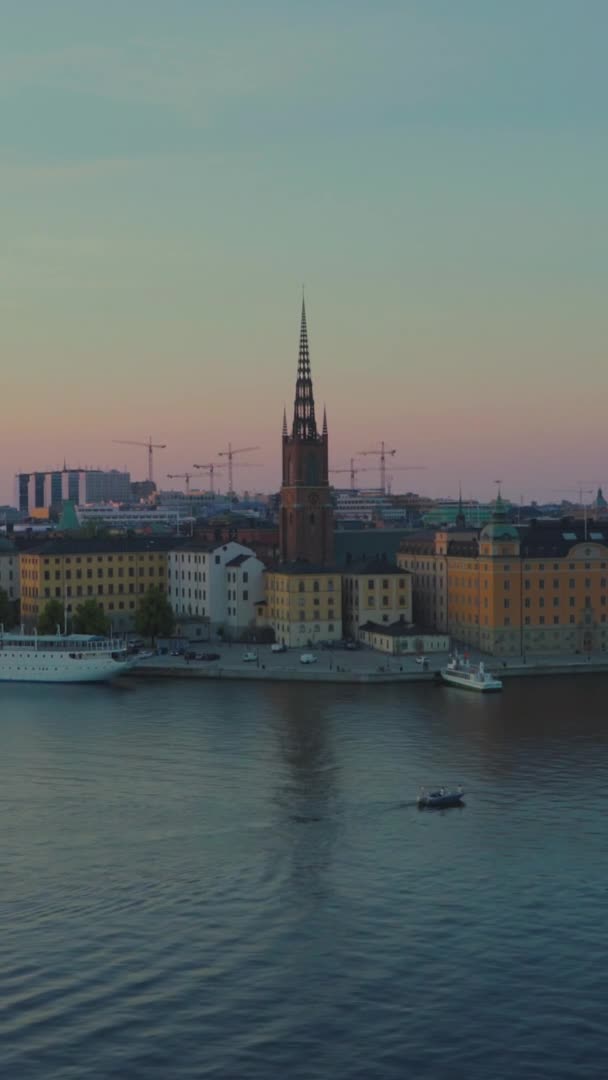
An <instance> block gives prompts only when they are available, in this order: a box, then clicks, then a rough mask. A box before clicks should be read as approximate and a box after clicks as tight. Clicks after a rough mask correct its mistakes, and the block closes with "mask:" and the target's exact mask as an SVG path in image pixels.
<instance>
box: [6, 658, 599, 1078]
mask: <svg viewBox="0 0 608 1080" xmlns="http://www.w3.org/2000/svg"><path fill="white" fill-rule="evenodd" d="M607 687H608V681H607V680H606V679H604V678H602V677H600V676H598V677H593V676H586V677H584V678H579V679H578V680H577V679H575V678H572V679H562V680H558V681H555V682H550V681H548V680H530V681H526V680H522V681H521V682H510V683H508V684H507V686H506V689H505V692H504V693H503V694H502V695H498V696H495V697H488V698H483V697H476V696H475V695H468V694H466V693H465V692H462V691H458V690H450V689H437V688H435V687H427V686H417V687H391V686H386V687H369V688H364V687H363V688H362V687H352V688H344V687H338V686H319V687H315V686H301V685H299V686H297V685H294V686H287V685H276V686H275V685H270V684H269V685H267V686H263V685H260V684H251V685H247V684H243V683H240V684H233V685H231V684H228V683H211V682H202V683H200V684H195V683H194V684H193V683H186V684H181V683H165V682H163V683H161V684H158V685H152V684H139V683H138V684H136V685H134V686H133V687H132V688H130V689H122V688H111V687H108V688H94V687H34V686H31V687H27V686H10V685H7V684H2V685H0V806H1V809H2V818H1V820H2V831H1V834H0V835H1V841H0V900H1V907H0V911H1V915H2V931H1V934H0V1076H2V1078H3V1080H4V1078H6V1080H13V1078H15V1080H28V1078H34V1077H35V1078H36V1080H38V1078H44V1080H71V1078H73V1080H86V1078H106V1077H107V1078H110V1077H112V1078H119V1080H131V1078H133V1080H135V1078H137V1080H139V1078H141V1080H157V1078H158V1080H161V1078H162V1080H182V1078H183V1080H186V1078H187V1080H191V1078H199V1077H214V1078H218V1080H220V1078H221V1080H224V1078H226V1080H233V1078H234V1080H237V1078H241V1077H242V1078H245V1077H246V1078H248V1080H249V1078H253V1080H273V1078H274V1077H277V1078H279V1077H280V1078H281V1080H283V1078H285V1080H287V1078H288V1080H299V1078H302V1080H304V1078H305V1080H316V1078H319V1080H330V1078H331V1080H351V1078H352V1080H354V1078H361V1080H363V1078H365V1080H376V1078H377V1080H393V1078H395V1080H397V1078H399V1080H401V1078H403V1077H415V1078H417V1080H421V1078H429V1080H443V1077H446V1078H448V1077H449V1078H450V1080H459V1078H460V1077H463V1078H465V1077H466V1078H467V1080H488V1078H492V1080H494V1078H495V1080H500V1078H511V1077H518V1078H520V1077H521V1078H526V1080H529V1078H537V1077H538V1078H543V1080H544V1078H547V1080H559V1078H562V1077H563V1078H564V1080H566V1078H568V1080H572V1078H578V1077H581V1078H587V1077H593V1078H595V1077H598V1078H599V1077H604V1076H605V1075H606V1064H605V1061H606V1051H607V1049H608V1047H607V1035H608V1031H607V1024H606V1009H607V1003H608V974H607V966H606V956H605V952H606V948H605V945H606V930H605V922H606V900H607V899H608V895H607V893H608V890H607V884H608V879H607V875H606V870H607V862H608V857H607V854H606V852H607V841H608V827H607V824H606V811H607V809H608V783H607V780H608V776H607V773H608V754H607V751H608V736H607V732H608V722H607V719H606V708H605V702H606V688H607ZM452 781H453V782H459V781H462V782H463V783H464V784H465V786H466V788H467V791H468V792H469V793H470V794H468V796H467V799H466V806H465V807H464V808H463V809H460V810H450V811H444V812H441V813H438V812H428V811H427V812H420V811H418V810H417V809H416V808H415V806H414V805H413V802H412V800H413V799H414V798H415V795H416V793H417V790H418V787H419V786H420V784H421V783H425V782H430V783H433V782H435V783H437V782H442V783H446V782H448V783H449V782H452Z"/></svg>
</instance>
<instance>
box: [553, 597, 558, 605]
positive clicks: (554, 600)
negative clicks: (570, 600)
mask: <svg viewBox="0 0 608 1080" xmlns="http://www.w3.org/2000/svg"><path fill="white" fill-rule="evenodd" d="M553 607H559V596H554V597H553Z"/></svg>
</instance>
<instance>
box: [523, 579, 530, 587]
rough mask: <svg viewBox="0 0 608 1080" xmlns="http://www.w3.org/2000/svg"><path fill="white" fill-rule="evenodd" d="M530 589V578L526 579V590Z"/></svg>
mask: <svg viewBox="0 0 608 1080" xmlns="http://www.w3.org/2000/svg"><path fill="white" fill-rule="evenodd" d="M529 588H530V578H525V580H524V589H529Z"/></svg>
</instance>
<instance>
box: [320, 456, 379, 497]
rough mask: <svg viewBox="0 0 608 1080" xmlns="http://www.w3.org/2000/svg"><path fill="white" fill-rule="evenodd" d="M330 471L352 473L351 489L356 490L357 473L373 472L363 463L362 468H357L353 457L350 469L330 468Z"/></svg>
mask: <svg viewBox="0 0 608 1080" xmlns="http://www.w3.org/2000/svg"><path fill="white" fill-rule="evenodd" d="M329 471H330V473H346V472H347V473H350V490H351V491H354V490H355V481H356V479H357V475H358V474H359V473H360V472H371V469H368V468H366V467H365V466H363V465H362V466H361V468H357V467H356V466H355V459H354V458H352V457H351V459H350V469H330V470H329Z"/></svg>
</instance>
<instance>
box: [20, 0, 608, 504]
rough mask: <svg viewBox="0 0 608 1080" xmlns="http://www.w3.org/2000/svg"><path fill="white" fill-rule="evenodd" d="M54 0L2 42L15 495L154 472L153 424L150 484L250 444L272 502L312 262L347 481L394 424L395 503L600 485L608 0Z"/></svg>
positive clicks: (320, 366)
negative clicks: (87, 479) (57, 478)
mask: <svg viewBox="0 0 608 1080" xmlns="http://www.w3.org/2000/svg"><path fill="white" fill-rule="evenodd" d="M34 8H35V11H36V17H35V18H33V17H32V5H29V6H27V7H26V8H19V6H17V5H11V8H10V10H8V11H7V12H4V14H3V33H2V37H1V39H0V100H1V101H2V105H3V116H4V118H5V122H4V124H3V129H2V133H1V134H0V147H1V149H2V165H1V166H0V176H1V179H2V192H3V210H4V213H3V259H2V262H1V263H0V275H1V279H2V280H1V289H0V307H1V309H2V311H1V314H2V357H3V390H2V404H3V417H2V424H1V425H0V504H3V503H11V504H14V502H15V491H14V475H15V474H16V473H17V472H20V471H27V470H29V469H37V468H51V467H52V466H53V465H54V464H56V463H60V462H63V460H64V458H65V460H66V461H67V462H68V463H69V464H74V465H75V466H76V465H84V464H85V463H88V464H91V465H94V466H98V465H99V466H100V467H101V468H104V469H106V468H123V467H126V468H127V469H128V470H129V471H130V473H131V474H132V476H133V478H134V479H144V478H145V477H146V474H147V460H146V454H145V451H144V450H142V451H139V450H136V449H135V448H127V447H120V446H118V445H115V444H114V443H113V440H115V439H141V440H145V439H146V438H147V437H148V435H149V434H152V436H153V438H154V439H155V440H158V441H159V442H162V443H166V444H167V449H166V450H164V451H162V452H159V454H158V458H157V461H156V463H155V466H156V467H155V473H156V480H157V482H158V483H159V485H160V486H167V485H169V484H170V483H171V482H170V481H167V480H166V476H167V474H170V473H180V472H184V471H185V470H190V469H191V467H192V463H193V462H194V461H211V460H216V459H217V453H218V451H219V450H221V449H222V448H224V447H225V446H226V445H227V443H228V442H231V443H232V444H233V445H242V446H248V445H252V446H253V445H255V446H259V447H260V448H261V449H260V450H259V451H258V452H257V453H256V454H252V455H251V456H250V457H249V459H248V460H252V461H253V460H256V459H258V460H259V461H260V463H261V467H260V469H259V471H258V470H257V469H248V470H247V477H246V481H245V479H244V477H243V475H242V474H241V475H239V473H238V472H236V484H235V486H236V488H237V490H243V488H245V487H247V488H249V489H252V488H254V489H257V490H267V491H276V490H278V488H279V484H280V469H281V461H280V458H281V453H280V446H281V420H282V415H283V406H284V405H285V406H286V408H287V412H288V415H289V413H290V411H291V408H292V399H291V395H292V393H293V381H294V375H295V371H296V366H297V353H298V324H299V303H300V291H301V283H302V281H304V282H305V283H306V298H307V308H308V317H309V323H308V325H309V335H310V347H311V365H312V372H313V378H314V381H315V394H316V398H317V402H318V405H319V407H320V408H321V409H322V407H323V404H326V406H327V413H328V419H329V423H330V426H331V448H330V468H337V467H345V466H347V465H348V462H349V459H350V458H351V457H352V456H353V455H355V454H356V452H357V451H358V450H362V449H366V448H368V447H371V446H374V445H378V443H379V441H380V440H381V439H384V440H385V442H386V443H387V445H390V446H392V447H396V448H397V449H398V455H396V456H395V459H394V463H395V466H397V465H401V466H403V465H407V464H413V465H424V466H425V467H426V468H425V471H424V472H420V473H418V472H412V473H408V472H395V474H394V479H393V490H395V491H404V490H414V491H419V492H421V493H423V494H429V495H431V496H435V497H436V496H443V497H445V496H449V495H450V494H451V495H457V493H458V489H459V484H462V491H463V495H464V496H465V497H467V498H468V497H471V496H475V497H479V498H480V499H485V500H487V499H490V498H492V497H493V495H494V492H495V485H494V481H495V480H496V479H498V478H500V479H501V480H502V482H503V493H504V495H505V496H506V497H508V498H510V499H512V500H513V501H517V500H519V498H520V496H523V497H524V500H525V501H530V500H532V499H537V500H538V501H548V500H549V499H551V500H555V501H559V500H560V498H562V497H564V498H571V499H572V500H573V501H576V489H577V488H578V486H579V483H582V485H583V487H584V488H591V489H596V488H597V487H598V486H600V485H603V486H604V487H605V488H608V480H606V479H605V477H604V473H603V470H604V462H605V458H606V425H605V417H604V401H605V399H606V396H607V392H608V370H607V365H606V363H605V347H606V340H607V339H608V315H607V314H606V307H605V295H606V285H607V281H606V279H607V266H606V255H605V244H604V239H603V238H604V234H605V227H606V218H607V210H606V200H605V191H606V185H607V180H608V141H607V139H606V135H607V131H606V128H607V124H608V121H607V118H606V115H605V108H604V101H605V93H606V75H605V63H604V56H603V52H604V41H605V36H606V30H607V29H608V9H607V8H606V5H605V4H604V3H601V2H600V0H587V3H586V4H585V5H584V16H583V14H582V13H581V8H580V6H579V5H575V4H574V3H572V2H571V0H537V2H536V3H535V4H533V5H532V4H523V3H517V4H512V5H499V4H487V2H482V0H462V2H461V3H459V4H453V3H451V2H450V3H448V2H446V0H424V2H422V0H411V2H409V3H403V4H395V3H394V2H392V0H379V2H378V3H377V4H374V5H369V4H362V3H359V2H357V0H355V2H354V3H353V2H352V0H351V2H349V3H346V2H345V0H344V2H342V0H336V2H335V3H333V4H331V5H326V4H318V3H315V2H313V3H311V4H309V5H307V6H306V8H302V6H301V5H297V4H295V3H291V2H290V0H287V2H285V0H280V2H279V0H260V2H259V3H258V4H255V5H251V4H250V3H246V2H245V0H235V2H234V3H233V4H230V5H215V6H213V7H212V9H211V10H209V6H208V5H201V4H200V3H197V2H196V0H177V2H176V3H175V4H174V5H172V6H171V8H169V7H167V6H166V5H164V4H160V3H157V2H155V0H146V2H144V0H132V2H131V3H130V4H128V5H126V6H125V5H120V6H119V5H118V4H117V3H116V2H115V0H110V2H109V3H108V4H105V5H103V6H98V7H90V6H87V7H86V8H85V7H83V6H80V5H75V4H74V3H73V2H71V0H56V2H55V3H54V4H53V5H48V4H34ZM387 471H388V473H389V475H390V468H388V470H387ZM364 476H365V480H366V481H367V480H368V479H369V480H370V481H372V480H373V481H374V483H376V482H377V474H376V473H373V472H370V473H366V474H364ZM345 479H346V483H345V484H344V486H347V483H348V478H347V477H346V478H345ZM335 480H338V481H339V480H340V478H339V477H336V478H335ZM221 485H222V487H223V488H224V490H225V481H224V480H222V481H221ZM587 500H588V501H591V500H592V496H591V495H588V496H587Z"/></svg>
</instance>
